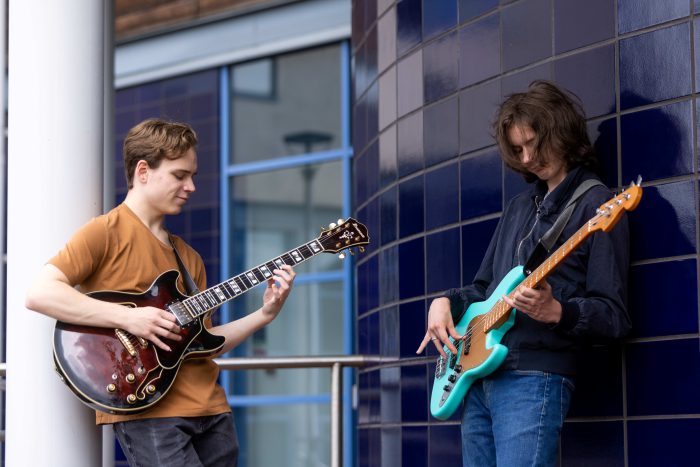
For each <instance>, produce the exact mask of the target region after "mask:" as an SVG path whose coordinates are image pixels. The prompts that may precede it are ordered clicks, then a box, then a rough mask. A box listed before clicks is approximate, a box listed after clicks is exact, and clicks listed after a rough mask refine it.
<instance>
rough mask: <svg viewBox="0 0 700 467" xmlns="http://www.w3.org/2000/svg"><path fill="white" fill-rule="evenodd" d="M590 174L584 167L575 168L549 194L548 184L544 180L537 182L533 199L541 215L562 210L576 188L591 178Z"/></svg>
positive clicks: (533, 190)
mask: <svg viewBox="0 0 700 467" xmlns="http://www.w3.org/2000/svg"><path fill="white" fill-rule="evenodd" d="M592 176H593V174H590V173H589V172H588V171H587V170H585V169H584V168H582V167H574V168H573V169H571V170H570V171H569V173H567V174H566V177H564V180H562V181H561V183H560V184H559V185H557V187H556V188H555V189H554V191H552V192H551V193H549V194H547V183H546V182H544V181H542V180H537V182H535V186H534V187H533V188H532V193H531V197H532V199H533V200H534V201H535V204H536V205H538V209H539V211H540V213H541V214H543V215H547V214H549V213H552V212H557V211H559V210H560V208H561V206H562V204H563V203H566V202H567V201H568V200H569V198H570V197H571V195H572V194H573V192H574V190H575V189H576V187H577V186H578V185H579V184H580V183H581V182H582V181H583V180H584V179H587V178H591V177H592Z"/></svg>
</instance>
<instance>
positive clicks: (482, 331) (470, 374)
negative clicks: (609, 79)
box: [430, 180, 642, 420]
mask: <svg viewBox="0 0 700 467" xmlns="http://www.w3.org/2000/svg"><path fill="white" fill-rule="evenodd" d="M639 184H640V180H638V181H637V184H635V183H632V185H631V186H630V187H629V188H628V189H627V190H625V191H624V192H623V193H621V194H619V195H618V196H616V197H615V198H613V199H611V200H609V201H607V202H606V203H604V204H603V205H601V206H600V207H599V208H598V209H597V210H596V214H595V216H593V217H592V218H591V219H590V220H589V221H588V222H586V223H585V224H584V225H583V226H582V227H581V228H580V229H579V230H578V231H577V232H576V233H575V234H574V235H573V236H572V237H571V238H569V239H568V240H567V241H566V242H564V244H563V245H562V246H561V247H559V249H557V250H556V251H555V252H554V253H553V254H552V255H550V256H549V258H547V259H546V260H545V261H544V262H542V264H540V266H539V267H538V268H537V269H535V270H534V271H532V273H530V274H529V275H527V276H526V275H525V272H524V271H523V267H522V266H518V267H516V268H513V269H512V270H511V271H510V272H509V273H508V274H506V276H505V277H504V278H503V280H502V281H501V282H500V283H499V284H498V287H496V290H494V292H493V293H492V294H491V296H490V297H489V298H488V299H487V300H485V301H483V302H476V303H472V304H471V305H470V306H469V308H467V312H466V313H465V314H464V316H463V317H462V319H460V320H459V322H458V323H457V325H456V326H455V328H456V330H457V332H458V333H459V334H460V335H461V336H462V338H461V339H458V340H457V341H455V340H454V339H452V338H450V340H452V342H453V343H454V345H455V347H456V348H457V353H456V354H452V352H450V351H449V350H448V348H447V346H444V347H443V350H444V351H445V354H446V355H447V357H442V356H440V357H438V360H437V366H436V368H435V382H434V384H433V392H432V395H431V398H430V412H431V413H432V414H433V416H434V417H435V418H438V419H440V420H445V419H447V418H449V417H450V416H451V415H452V414H453V413H454V412H455V411H456V410H457V408H458V407H459V405H460V403H461V402H462V399H463V398H464V396H465V395H466V394H467V391H469V388H470V387H471V385H472V384H473V383H474V381H476V380H478V379H479V378H483V377H485V376H488V375H489V374H491V373H493V372H494V371H496V369H497V368H498V367H499V366H500V365H501V363H503V360H505V358H506V355H507V354H508V348H507V347H506V346H504V345H502V344H500V342H501V340H502V339H503V336H504V335H505V333H506V332H508V330H510V328H511V327H512V326H513V323H514V322H515V310H513V309H512V308H511V307H510V306H509V305H508V304H507V303H506V302H505V301H503V299H502V298H501V297H503V296H504V295H508V296H509V297H512V292H513V290H515V288H516V287H518V286H519V285H520V284H522V285H524V286H525V287H530V288H534V287H537V285H538V284H540V283H541V282H542V281H543V280H544V279H545V278H546V277H547V276H548V275H549V273H551V272H552V271H553V270H554V268H556V267H557V266H558V265H559V264H560V263H561V262H562V261H564V259H566V257H567V256H568V255H569V254H570V253H571V252H572V251H573V250H575V249H576V248H577V247H578V246H579V245H580V244H581V243H582V242H583V241H584V240H585V239H586V238H587V237H588V236H589V235H591V234H592V233H593V232H595V231H597V230H602V231H604V232H609V231H610V230H611V229H612V228H613V227H614V226H615V224H616V223H617V221H618V220H620V217H621V216H622V214H623V213H624V212H625V211H631V210H633V209H634V208H636V207H637V204H639V201H640V200H641V198H642V187H641V186H639Z"/></svg>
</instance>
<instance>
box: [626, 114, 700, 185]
mask: <svg viewBox="0 0 700 467" xmlns="http://www.w3.org/2000/svg"><path fill="white" fill-rule="evenodd" d="M692 112H693V111H692V105H691V102H690V101H684V102H678V103H676V104H671V105H667V106H664V107H658V108H654V109H649V110H644V111H641V112H635V113H631V114H627V115H623V116H621V117H620V139H621V146H622V180H623V182H624V181H626V180H632V179H634V178H636V177H637V175H639V174H641V175H642V177H644V180H649V181H651V180H657V179H660V178H667V177H674V176H678V175H685V174H689V173H692V172H693V141H694V138H693V125H692V119H693V114H692ZM662 161H663V162H662Z"/></svg>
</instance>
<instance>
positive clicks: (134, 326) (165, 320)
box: [123, 306, 182, 352]
mask: <svg viewBox="0 0 700 467" xmlns="http://www.w3.org/2000/svg"><path fill="white" fill-rule="evenodd" d="M126 315H127V316H126V324H125V325H124V326H123V328H124V329H125V330H126V331H128V332H130V333H131V334H133V335H135V336H138V337H143V338H144V339H147V340H149V341H151V342H152V343H153V344H154V345H156V346H158V347H159V348H161V349H163V350H165V351H168V352H170V351H171V350H172V349H171V348H170V347H169V346H168V345H166V344H165V343H164V342H163V341H162V340H161V338H166V339H170V340H173V341H180V340H182V336H180V335H179V332H180V330H181V329H180V326H178V325H177V319H176V318H175V315H173V314H172V313H169V312H167V311H165V310H161V309H160V308H155V307H152V306H147V307H143V308H130V309H128V310H127V313H126Z"/></svg>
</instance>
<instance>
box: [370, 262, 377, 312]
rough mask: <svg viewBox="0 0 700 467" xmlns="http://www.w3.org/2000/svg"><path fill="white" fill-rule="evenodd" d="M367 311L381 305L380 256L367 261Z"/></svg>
mask: <svg viewBox="0 0 700 467" xmlns="http://www.w3.org/2000/svg"><path fill="white" fill-rule="evenodd" d="M367 263H368V264H367V311H370V310H373V309H375V308H377V307H378V306H379V256H377V255H375V256H373V257H372V258H370V259H369V261H368V262H367Z"/></svg>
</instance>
